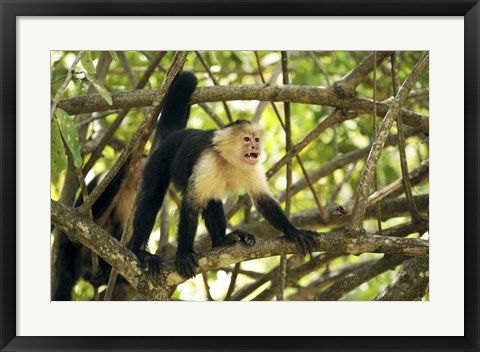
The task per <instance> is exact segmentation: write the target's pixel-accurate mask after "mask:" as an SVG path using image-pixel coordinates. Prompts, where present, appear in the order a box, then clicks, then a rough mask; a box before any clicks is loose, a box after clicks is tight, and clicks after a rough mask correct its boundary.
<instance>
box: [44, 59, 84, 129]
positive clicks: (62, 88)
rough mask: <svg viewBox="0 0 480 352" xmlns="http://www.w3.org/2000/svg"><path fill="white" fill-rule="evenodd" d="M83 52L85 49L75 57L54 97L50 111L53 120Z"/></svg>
mask: <svg viewBox="0 0 480 352" xmlns="http://www.w3.org/2000/svg"><path fill="white" fill-rule="evenodd" d="M83 53H84V51H79V52H78V54H77V56H76V57H75V60H73V63H72V65H71V66H70V69H69V70H68V73H67V76H66V77H65V81H63V83H62V85H61V86H60V88H58V91H57V94H55V98H53V101H52V108H51V111H50V120H53V116H54V115H55V109H56V108H57V105H58V104H59V102H60V97H61V96H62V94H63V92H64V91H65V89H67V86H68V84H69V83H70V80H71V79H72V76H73V73H74V72H75V67H77V65H78V62H79V61H80V59H81V58H82V55H83Z"/></svg>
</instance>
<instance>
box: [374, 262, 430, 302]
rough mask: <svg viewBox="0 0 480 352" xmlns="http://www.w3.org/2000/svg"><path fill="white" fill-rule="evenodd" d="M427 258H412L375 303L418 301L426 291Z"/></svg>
mask: <svg viewBox="0 0 480 352" xmlns="http://www.w3.org/2000/svg"><path fill="white" fill-rule="evenodd" d="M428 285H429V269H428V258H412V259H409V260H406V261H405V262H404V263H403V264H402V266H401V267H400V271H399V272H398V275H397V277H396V278H395V279H394V280H393V281H392V283H391V284H390V285H388V286H387V287H386V288H385V290H384V291H383V292H382V293H380V294H379V295H378V296H377V297H375V298H374V300H375V301H419V300H421V299H422V297H423V296H425V294H426V293H427V291H428Z"/></svg>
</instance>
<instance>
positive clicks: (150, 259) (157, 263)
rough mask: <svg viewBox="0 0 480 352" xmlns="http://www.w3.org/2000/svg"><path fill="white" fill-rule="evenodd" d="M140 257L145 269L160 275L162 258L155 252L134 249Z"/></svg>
mask: <svg viewBox="0 0 480 352" xmlns="http://www.w3.org/2000/svg"><path fill="white" fill-rule="evenodd" d="M133 253H135V255H136V256H137V257H138V259H140V260H141V262H142V263H143V268H144V269H143V270H145V271H146V272H147V273H148V274H149V275H158V273H159V272H160V267H161V266H162V260H161V259H160V257H157V256H156V255H154V254H150V253H148V252H147V251H144V250H141V251H134V252H133Z"/></svg>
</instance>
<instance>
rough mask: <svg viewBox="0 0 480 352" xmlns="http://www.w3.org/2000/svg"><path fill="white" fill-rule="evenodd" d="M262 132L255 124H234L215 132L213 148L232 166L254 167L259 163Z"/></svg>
mask: <svg viewBox="0 0 480 352" xmlns="http://www.w3.org/2000/svg"><path fill="white" fill-rule="evenodd" d="M263 137H264V132H263V129H262V127H261V126H260V125H258V124H256V123H247V122H243V123H235V124H232V125H231V126H228V127H226V128H224V129H222V130H219V131H216V132H215V135H214V137H213V140H212V141H213V147H214V149H215V150H216V151H217V152H219V153H220V155H221V156H222V157H223V158H224V159H225V160H226V161H228V162H229V163H230V164H232V165H236V166H239V167H240V166H242V165H256V164H258V162H259V161H260V154H261V152H260V149H261V144H262V142H263Z"/></svg>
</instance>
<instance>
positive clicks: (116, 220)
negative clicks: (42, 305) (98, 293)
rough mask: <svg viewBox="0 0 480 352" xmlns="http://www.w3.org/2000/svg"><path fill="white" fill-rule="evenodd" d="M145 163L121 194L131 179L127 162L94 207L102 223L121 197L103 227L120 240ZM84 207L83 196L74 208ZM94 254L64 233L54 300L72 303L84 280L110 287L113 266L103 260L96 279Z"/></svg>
mask: <svg viewBox="0 0 480 352" xmlns="http://www.w3.org/2000/svg"><path fill="white" fill-rule="evenodd" d="M145 160H146V158H144V157H142V159H141V160H140V161H138V163H137V164H136V165H135V169H134V172H133V174H132V175H130V177H129V179H128V181H127V184H126V185H125V187H124V189H123V190H122V192H121V193H119V191H120V186H121V184H122V181H123V179H124V178H125V177H126V176H127V167H128V165H129V159H127V161H126V162H125V163H124V164H123V166H122V167H121V168H120V170H119V171H118V172H117V174H116V175H115V177H114V178H113V179H112V181H111V182H110V183H109V185H108V186H107V187H106V189H105V191H104V192H103V193H102V194H101V195H100V197H99V198H98V199H97V201H96V202H95V203H94V204H93V206H92V215H93V219H94V221H98V220H99V219H100V218H101V217H102V216H103V215H104V213H105V211H106V210H107V209H108V207H109V206H110V204H111V203H112V201H113V200H114V198H115V197H116V196H117V200H116V204H115V207H114V208H113V210H112V212H111V214H110V216H109V217H108V219H107V220H106V222H105V223H104V224H103V229H104V230H105V231H107V232H109V233H110V234H112V235H113V236H114V237H115V238H116V239H117V240H120V238H121V236H122V233H123V230H124V228H125V226H126V224H127V220H128V216H129V213H130V209H131V207H132V204H133V202H134V200H135V196H136V193H137V188H138V183H139V181H140V177H141V174H142V170H143V167H144V166H145ZM102 176H103V175H97V176H96V177H94V178H93V179H92V180H91V181H90V182H89V183H88V185H87V189H88V192H89V193H90V192H91V191H92V190H93V189H94V188H95V187H96V186H97V185H98V183H99V181H100V179H101V177H102ZM81 204H83V196H82V195H81V194H80V195H79V196H78V197H77V199H76V201H75V203H74V206H75V207H79V206H80V205H81ZM90 253H91V252H90V251H89V250H88V249H87V248H86V247H85V246H82V245H81V244H80V243H76V242H72V241H70V239H69V238H68V236H67V235H66V234H65V233H61V234H60V236H59V247H58V257H57V260H56V263H55V267H56V272H57V281H56V287H55V292H54V295H53V300H54V301H70V300H71V297H72V289H73V287H74V286H75V284H76V283H77V281H78V279H80V278H83V279H85V280H87V281H89V282H90V283H91V284H92V285H93V286H95V287H98V286H100V285H103V284H106V282H107V280H108V276H109V274H110V270H111V266H110V265H109V264H108V263H107V262H106V261H104V260H103V259H102V258H99V261H98V264H99V270H98V272H97V273H96V274H95V275H93V276H92V272H91V261H90Z"/></svg>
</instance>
